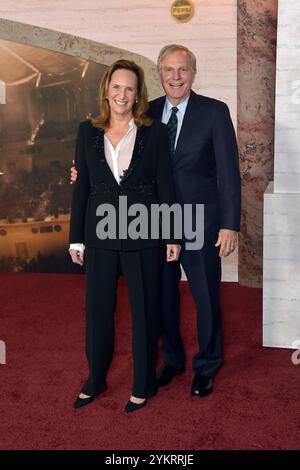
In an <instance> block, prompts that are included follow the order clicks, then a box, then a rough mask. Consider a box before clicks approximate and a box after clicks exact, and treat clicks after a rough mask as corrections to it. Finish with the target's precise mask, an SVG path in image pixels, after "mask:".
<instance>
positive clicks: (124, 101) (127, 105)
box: [107, 69, 137, 115]
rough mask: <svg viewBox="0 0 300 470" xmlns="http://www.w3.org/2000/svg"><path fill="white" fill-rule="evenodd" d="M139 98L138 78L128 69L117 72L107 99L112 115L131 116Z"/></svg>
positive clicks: (113, 75)
mask: <svg viewBox="0 0 300 470" xmlns="http://www.w3.org/2000/svg"><path fill="white" fill-rule="evenodd" d="M136 97H137V77H136V75H135V73H134V72H132V71H131V70H126V69H118V70H116V71H115V72H114V73H113V74H112V76H111V80H110V82H109V85H108V91H107V98H108V101H109V106H110V111H111V113H112V114H118V115H126V114H128V115H131V114H132V107H133V105H134V102H135V100H136Z"/></svg>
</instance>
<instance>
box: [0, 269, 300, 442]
mask: <svg viewBox="0 0 300 470" xmlns="http://www.w3.org/2000/svg"><path fill="white" fill-rule="evenodd" d="M0 281H1V315H0V340H3V341H5V343H6V348H7V363H6V364H5V365H0V376H1V400H0V449H106V450H111V449H129V450H131V449H149V450H155V449H162V450H163V449H169V450H171V449H172V450H176V449H178V450H181V449H186V450H194V449H250V450H251V449H299V448H300V427H299V424H300V405H299V385H300V378H299V374H300V365H299V366H298V367H297V366H295V365H293V364H292V363H291V351H290V350H282V349H273V348H263V347H262V346H261V336H262V331H261V295H262V293H261V290H259V289H248V288H243V287H240V286H237V285H236V284H223V286H222V303H223V323H224V336H225V356H226V361H225V363H224V366H223V367H222V368H221V370H220V372H219V374H218V375H217V377H216V380H215V392H214V393H213V394H212V395H210V396H209V397H206V398H201V399H197V398H192V397H191V396H190V394H189V393H190V384H191V379H192V369H191V359H192V356H193V353H194V351H195V345H196V343H195V341H196V338H195V306H194V303H193V301H192V298H191V296H190V293H189V290H188V287H187V285H186V284H185V283H184V284H183V285H182V307H183V315H182V331H183V333H184V340H185V344H186V348H187V356H188V369H187V372H186V373H185V374H184V375H182V376H180V377H178V378H176V379H175V380H174V382H173V383H172V384H171V385H169V386H168V387H165V388H164V389H162V390H161V391H160V392H159V394H158V395H157V396H156V397H154V398H152V399H150V400H149V404H148V405H147V407H145V408H144V409H142V410H139V411H138V412H136V413H134V414H133V415H126V414H125V413H124V412H123V406H124V405H125V403H126V402H127V399H128V397H129V395H130V388H131V352H130V348H131V347H130V331H129V328H128V327H127V328H126V326H125V325H126V323H127V318H128V315H129V313H128V298H127V294H126V289H125V286H124V282H123V281H121V282H120V289H119V303H118V311H117V337H116V354H115V358H114V362H113V365H112V368H111V372H110V374H109V377H108V384H109V388H108V390H107V391H106V392H105V394H104V395H103V396H101V397H98V398H97V399H96V400H95V401H94V403H92V404H91V405H89V406H87V407H86V408H84V409H81V410H73V409H72V403H73V401H74V398H75V396H76V394H77V392H78V391H79V388H80V386H81V384H82V381H83V380H84V378H85V376H86V373H87V368H86V362H85V356H84V321H83V318H84V317H83V287H84V279H83V277H82V276H78V275H77V276H76V275H54V274H52V275H51V274H50V275H48V274H4V273H2V274H1V275H0Z"/></svg>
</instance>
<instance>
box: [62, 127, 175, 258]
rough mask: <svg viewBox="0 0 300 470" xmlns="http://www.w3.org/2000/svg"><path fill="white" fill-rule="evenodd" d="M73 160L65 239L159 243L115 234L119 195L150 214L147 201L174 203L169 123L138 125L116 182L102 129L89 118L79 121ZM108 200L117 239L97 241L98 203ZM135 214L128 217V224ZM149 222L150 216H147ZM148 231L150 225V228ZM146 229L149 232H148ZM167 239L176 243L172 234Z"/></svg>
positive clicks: (141, 245)
mask: <svg viewBox="0 0 300 470" xmlns="http://www.w3.org/2000/svg"><path fill="white" fill-rule="evenodd" d="M75 165H76V168H77V170H78V178H77V181H76V184H75V185H74V190H73V198H72V210H71V220H70V236H69V242H70V243H76V242H81V243H84V244H85V245H86V246H90V247H96V248H101V249H110V250H140V249H145V248H149V247H154V246H159V245H160V243H161V242H160V240H155V239H153V240H152V239H151V238H149V239H137V240H132V239H129V238H128V239H125V240H121V239H119V236H118V228H119V226H118V220H119V196H127V202H128V207H129V206H130V205H132V204H135V203H141V204H144V205H145V206H146V207H147V208H148V210H149V214H150V206H151V204H155V203H158V204H162V203H166V204H168V205H172V204H173V203H174V202H175V190H174V186H173V181H172V170H171V157H170V150H169V141H168V134H167V128H166V126H165V125H164V124H162V123H161V122H159V121H153V123H152V124H151V125H150V126H141V127H140V128H138V129H137V136H136V141H135V146H134V150H133V155H132V159H131V162H130V165H129V168H128V170H126V172H125V175H124V177H123V178H122V180H121V183H120V185H119V184H118V183H117V182H116V180H115V178H114V175H113V174H112V172H111V170H110V167H109V165H108V163H107V162H106V159H105V155H104V132H103V131H102V130H100V129H97V128H95V127H93V126H92V124H91V122H90V121H85V122H82V123H81V124H80V126H79V130H78V135H77V143H76V155H75ZM104 203H109V204H111V205H113V206H114V208H115V210H116V215H117V217H116V220H117V238H116V239H113V240H111V239H106V240H100V239H99V238H98V237H97V234H96V226H97V223H98V222H99V221H100V220H101V218H103V217H100V216H96V210H97V207H98V206H99V205H100V204H104ZM134 218H135V217H128V223H129V222H130V221H131V220H132V219H134ZM149 226H150V221H149ZM149 231H150V229H149ZM149 233H150V232H149ZM166 243H176V240H174V238H173V237H172V234H171V236H170V238H169V239H168V240H166Z"/></svg>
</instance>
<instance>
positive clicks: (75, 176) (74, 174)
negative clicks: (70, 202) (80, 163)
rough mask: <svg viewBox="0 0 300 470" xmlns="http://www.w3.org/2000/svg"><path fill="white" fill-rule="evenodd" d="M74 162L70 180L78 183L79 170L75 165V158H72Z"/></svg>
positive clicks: (71, 182)
mask: <svg viewBox="0 0 300 470" xmlns="http://www.w3.org/2000/svg"><path fill="white" fill-rule="evenodd" d="M72 163H73V166H72V168H71V181H70V184H73V183H76V180H77V170H76V168H75V166H74V165H75V162H74V160H72Z"/></svg>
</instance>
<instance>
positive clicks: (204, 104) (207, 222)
mask: <svg viewBox="0 0 300 470" xmlns="http://www.w3.org/2000/svg"><path fill="white" fill-rule="evenodd" d="M165 99H166V97H165V96H163V97H161V98H158V99H156V100H154V101H151V102H150V109H149V115H150V116H151V117H152V118H154V119H161V118H162V113H163V108H164V104H165ZM173 178H174V183H175V191H176V198H177V202H179V203H180V204H187V203H190V204H196V203H198V204H201V203H203V204H204V228H205V232H204V236H205V242H206V241H209V240H211V241H214V242H216V240H217V234H218V231H219V229H220V228H226V229H231V230H239V229H240V213H241V181H240V171H239V158H238V149H237V142H236V136H235V131H234V127H233V124H232V121H231V118H230V113H229V110H228V106H227V105H226V104H225V103H223V102H222V101H219V100H216V99H213V98H208V97H206V96H202V95H197V94H196V93H194V92H193V91H192V92H191V94H190V98H189V101H188V105H187V108H186V111H185V115H184V119H183V123H182V127H181V131H180V134H179V137H178V141H177V146H176V150H175V153H174V155H173Z"/></svg>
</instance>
